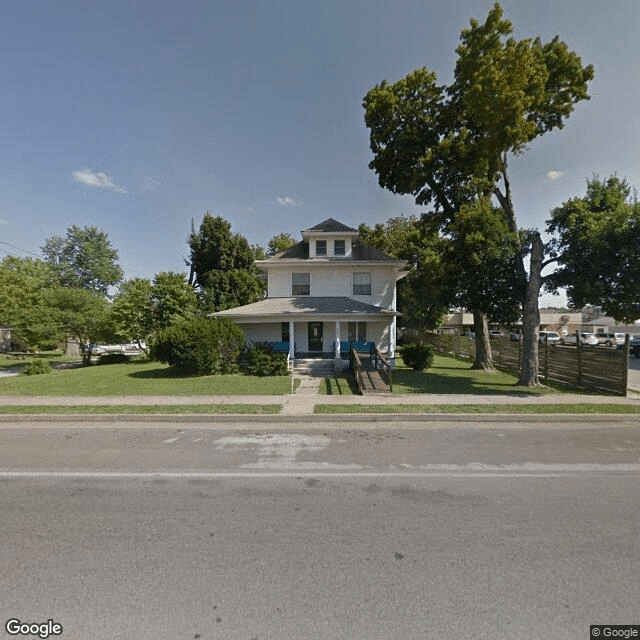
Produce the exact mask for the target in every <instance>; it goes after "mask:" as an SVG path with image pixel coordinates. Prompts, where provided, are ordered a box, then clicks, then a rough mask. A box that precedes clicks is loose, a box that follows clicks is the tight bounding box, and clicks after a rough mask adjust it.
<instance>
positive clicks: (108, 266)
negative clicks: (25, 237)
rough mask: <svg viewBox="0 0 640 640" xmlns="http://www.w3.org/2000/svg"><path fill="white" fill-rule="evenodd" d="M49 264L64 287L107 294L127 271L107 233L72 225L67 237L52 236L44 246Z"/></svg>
mask: <svg viewBox="0 0 640 640" xmlns="http://www.w3.org/2000/svg"><path fill="white" fill-rule="evenodd" d="M41 249H42V255H43V256H44V259H45V261H46V262H47V263H48V264H50V265H51V267H52V269H53V270H54V272H55V273H56V274H57V276H58V279H59V282H60V284H61V285H62V286H64V287H74V288H77V289H88V290H89V291H96V292H99V293H102V294H104V295H106V294H107V292H108V290H109V287H112V286H115V285H117V284H118V283H119V282H120V281H121V280H122V276H123V274H124V272H123V271H122V267H120V265H119V264H118V252H117V251H116V250H115V249H114V248H113V247H112V246H111V242H110V240H109V238H108V237H107V234H106V233H105V232H104V231H100V230H99V229H98V228H97V227H79V226H77V225H72V226H70V227H69V228H68V229H67V232H66V235H65V236H64V237H62V236H52V237H51V238H48V239H47V240H46V242H45V243H44V245H43V246H42V247H41Z"/></svg>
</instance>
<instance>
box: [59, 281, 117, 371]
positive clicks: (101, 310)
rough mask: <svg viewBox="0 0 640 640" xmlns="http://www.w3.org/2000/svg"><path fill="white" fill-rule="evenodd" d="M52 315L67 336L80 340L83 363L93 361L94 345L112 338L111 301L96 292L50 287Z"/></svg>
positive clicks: (87, 363)
mask: <svg viewBox="0 0 640 640" xmlns="http://www.w3.org/2000/svg"><path fill="white" fill-rule="evenodd" d="M46 298H47V302H48V305H49V314H50V316H51V318H52V319H53V320H54V322H55V323H56V324H57V325H58V327H59V329H60V331H61V332H62V334H63V335H64V336H71V337H73V338H75V339H76V340H77V341H78V344H79V345H80V351H81V354H82V364H83V365H84V366H86V365H89V364H91V344H92V343H95V342H101V341H102V340H105V339H106V340H109V339H110V338H111V328H110V325H109V322H108V304H109V303H108V301H107V299H106V298H105V297H104V296H103V295H101V294H99V293H96V292H94V291H90V290H88V289H77V288H72V287H53V288H51V289H48V290H47V293H46Z"/></svg>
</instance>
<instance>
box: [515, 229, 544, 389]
mask: <svg viewBox="0 0 640 640" xmlns="http://www.w3.org/2000/svg"><path fill="white" fill-rule="evenodd" d="M543 253H544V245H543V244H542V238H541V237H540V234H539V233H538V232H537V231H535V232H534V233H533V234H532V243H531V263H530V266H529V280H528V282H527V292H526V296H525V301H524V305H523V307H522V369H521V370H520V378H519V379H518V382H517V384H518V386H521V387H539V386H541V385H540V380H539V378H538V328H539V326H540V309H539V306H538V298H539V296H540V287H541V286H542V258H543Z"/></svg>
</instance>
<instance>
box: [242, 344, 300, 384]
mask: <svg viewBox="0 0 640 640" xmlns="http://www.w3.org/2000/svg"><path fill="white" fill-rule="evenodd" d="M242 369H243V371H244V373H246V374H247V375H249V376H286V375H287V374H288V373H289V369H287V354H286V353H277V352H275V351H273V350H272V349H271V348H270V347H269V346H268V345H266V344H254V345H252V346H251V347H249V348H248V349H247V350H246V352H245V353H244V357H243V366H242Z"/></svg>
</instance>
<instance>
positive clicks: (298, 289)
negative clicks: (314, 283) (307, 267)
mask: <svg viewBox="0 0 640 640" xmlns="http://www.w3.org/2000/svg"><path fill="white" fill-rule="evenodd" d="M291 295H292V296H308V295H311V274H310V273H292V274H291Z"/></svg>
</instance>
